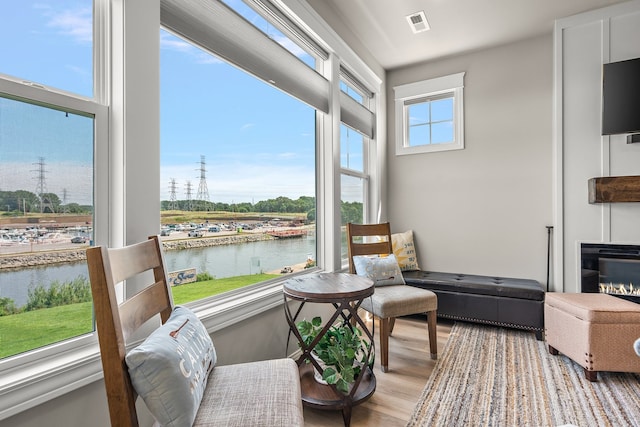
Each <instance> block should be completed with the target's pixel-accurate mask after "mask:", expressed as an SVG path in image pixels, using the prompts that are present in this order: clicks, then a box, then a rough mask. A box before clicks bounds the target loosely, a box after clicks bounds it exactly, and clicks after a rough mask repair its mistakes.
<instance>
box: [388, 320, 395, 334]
mask: <svg viewBox="0 0 640 427" xmlns="http://www.w3.org/2000/svg"><path fill="white" fill-rule="evenodd" d="M395 325H396V318H395V317H390V318H389V335H391V334H392V333H393V327H394V326H395Z"/></svg>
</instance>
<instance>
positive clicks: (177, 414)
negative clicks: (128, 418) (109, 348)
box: [125, 306, 216, 427]
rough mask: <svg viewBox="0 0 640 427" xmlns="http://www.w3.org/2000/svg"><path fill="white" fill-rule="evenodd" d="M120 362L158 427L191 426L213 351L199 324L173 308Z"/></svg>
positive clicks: (187, 313)
mask: <svg viewBox="0 0 640 427" xmlns="http://www.w3.org/2000/svg"><path fill="white" fill-rule="evenodd" d="M125 361H126V363H127V367H128V368H129V376H130V377H131V382H132V384H133V387H134V388H135V390H136V392H137V393H138V395H139V396H140V397H142V399H143V400H144V402H145V403H146V404H147V407H148V408H149V411H150V412H151V414H152V415H153V416H154V417H155V419H156V420H157V421H158V422H159V423H160V424H161V425H163V426H169V427H178V426H191V425H192V424H193V420H194V419H195V417H196V413H197V412H198V408H199V407H200V401H201V400H202V395H203V394H204V390H205V388H206V386H207V380H208V378H209V374H210V373H211V370H212V369H213V367H214V366H215V364H216V350H215V347H214V346H213V341H212V340H211V336H210V335H209V333H208V332H207V329H206V328H205V327H204V325H203V324H202V322H201V321H200V319H198V317H197V316H196V315H195V314H194V313H193V312H192V311H191V310H189V309H188V308H186V307H181V306H177V307H175V308H174V309H173V312H172V313H171V316H170V317H169V319H168V320H167V321H166V322H165V324H164V325H162V326H160V327H159V328H158V329H156V330H155V331H154V332H153V333H152V334H151V335H149V337H147V339H146V340H145V341H144V342H143V343H142V344H140V345H139V346H137V347H136V348H134V349H133V350H131V351H130V352H129V353H128V354H127V356H126V358H125Z"/></svg>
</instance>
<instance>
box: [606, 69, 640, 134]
mask: <svg viewBox="0 0 640 427" xmlns="http://www.w3.org/2000/svg"><path fill="white" fill-rule="evenodd" d="M621 133H640V58H636V59H630V60H628V61H620V62H611V63H609V64H604V66H603V68H602V134H603V135H615V134H621Z"/></svg>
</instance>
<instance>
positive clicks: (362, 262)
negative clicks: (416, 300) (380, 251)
mask: <svg viewBox="0 0 640 427" xmlns="http://www.w3.org/2000/svg"><path fill="white" fill-rule="evenodd" d="M353 264H354V266H355V268H356V273H357V274H358V275H359V276H366V277H368V278H369V279H371V280H373V284H374V285H375V286H384V285H404V284H405V282H404V278H403V277H402V272H401V271H400V267H399V266H398V261H397V260H396V257H395V256H394V255H393V254H389V255H357V256H354V257H353Z"/></svg>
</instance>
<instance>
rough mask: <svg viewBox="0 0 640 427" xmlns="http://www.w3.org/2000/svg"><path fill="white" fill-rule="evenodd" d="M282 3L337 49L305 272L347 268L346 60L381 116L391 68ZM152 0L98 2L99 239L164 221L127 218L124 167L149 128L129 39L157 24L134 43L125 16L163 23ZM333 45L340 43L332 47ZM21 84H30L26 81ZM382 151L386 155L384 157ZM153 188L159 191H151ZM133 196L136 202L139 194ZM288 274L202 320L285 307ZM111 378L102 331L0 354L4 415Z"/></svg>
mask: <svg viewBox="0 0 640 427" xmlns="http://www.w3.org/2000/svg"><path fill="white" fill-rule="evenodd" d="M274 3H275V4H284V6H285V8H284V9H283V10H285V11H286V13H287V14H289V13H291V19H293V20H294V22H297V23H299V24H300V26H301V28H311V29H312V30H311V32H310V34H311V35H313V37H314V38H316V40H317V41H318V42H319V43H321V45H322V46H327V49H328V52H329V59H328V60H327V61H325V64H324V65H321V66H319V67H318V68H320V69H321V71H320V70H319V71H318V72H319V73H320V74H322V75H323V76H325V78H326V79H328V80H329V82H330V91H331V95H330V96H331V98H330V103H331V105H332V107H331V111H330V112H329V113H327V114H324V113H317V114H316V120H317V126H316V132H317V138H318V141H320V142H319V143H318V144H317V145H318V147H317V151H318V154H317V159H318V160H317V166H316V175H317V177H318V182H317V184H316V185H317V192H316V197H317V199H316V200H317V202H316V203H317V212H318V216H319V217H320V218H321V221H318V223H317V239H318V248H317V261H318V267H317V268H316V269H309V270H307V271H305V272H301V273H297V274H306V273H310V272H312V271H319V270H326V271H338V270H340V269H341V267H344V266H341V263H340V253H339V250H340V234H339V228H340V227H339V224H340V192H339V175H340V159H339V143H338V142H337V141H336V138H338V139H339V125H340V118H339V113H338V111H339V109H340V108H339V101H338V98H339V97H338V95H339V91H340V90H339V79H340V76H339V67H340V64H346V65H349V68H350V69H352V70H357V71H358V76H359V77H360V78H361V79H363V81H365V82H366V83H367V86H368V87H369V86H370V87H373V88H375V89H374V91H373V92H372V93H373V94H374V98H373V99H372V100H371V104H372V105H371V106H370V110H371V111H372V112H373V113H375V109H382V107H383V105H384V92H385V88H384V82H383V80H382V78H381V77H380V76H384V70H383V69H381V68H375V67H374V68H373V69H372V68H370V66H369V65H368V64H366V63H365V62H364V61H362V60H361V59H360V58H359V57H357V56H356V55H355V53H354V52H353V51H352V50H351V49H350V48H349V47H348V46H347V45H346V44H345V43H344V42H343V41H342V40H340V39H339V38H337V37H336V36H335V34H334V33H333V32H331V31H328V30H327V28H328V26H327V24H326V23H325V22H324V21H322V20H321V18H320V17H319V16H317V15H315V14H314V13H311V12H310V10H308V9H307V8H305V7H302V6H301V5H300V4H299V2H297V1H294V0H278V1H275V2H274ZM144 7H148V5H147V6H143V5H140V6H139V7H137V8H136V7H133V8H128V9H127V10H126V11H125V10H124V8H123V7H122V5H121V4H119V3H117V2H116V3H115V4H114V3H113V2H111V1H110V0H94V13H95V15H94V35H95V37H96V39H95V40H94V79H95V81H94V85H95V90H94V97H95V99H94V100H93V101H92V100H89V99H86V100H84V101H86V102H94V103H96V104H98V105H100V107H99V108H100V109H101V110H102V112H103V113H104V115H105V116H106V120H105V121H104V122H103V121H100V123H101V124H103V125H104V126H101V129H100V133H102V132H104V133H105V134H106V141H103V142H104V143H96V147H95V152H94V155H95V156H96V159H97V160H96V162H95V165H94V167H95V169H96V174H99V175H100V177H101V178H100V179H98V177H96V182H95V184H94V186H95V193H94V198H95V203H94V209H95V213H94V215H95V216H96V219H95V221H94V232H95V241H96V244H109V245H112V246H119V245H122V244H125V243H127V242H131V241H135V240H137V239H140V238H145V237H146V236H147V235H148V234H146V233H148V232H149V231H148V230H149V229H154V228H155V227H156V225H157V226H158V227H159V218H158V223H157V224H155V223H154V221H146V222H145V223H144V226H142V227H138V228H136V226H137V225H139V224H138V222H139V221H137V220H136V218H129V217H128V214H130V213H131V212H132V211H133V210H135V208H136V206H137V205H135V203H129V205H130V206H129V207H127V202H131V200H130V199H131V197H132V196H131V193H133V196H135V195H137V194H138V193H139V192H140V191H139V189H137V188H136V189H135V191H133V192H132V191H131V188H129V187H130V186H131V185H133V184H131V183H129V184H128V180H127V179H126V178H127V176H126V172H127V169H126V167H125V164H124V160H125V157H127V154H131V153H130V152H129V151H131V149H128V150H127V149H126V145H127V144H126V141H125V139H129V140H134V139H135V138H134V137H136V136H139V134H138V133H137V132H142V129H141V128H142V127H143V126H139V127H136V126H135V125H133V129H132V130H131V129H129V126H131V125H130V124H126V123H124V122H123V120H122V117H121V116H122V114H123V110H124V107H125V101H127V100H128V96H129V97H130V96H131V94H130V92H129V91H126V90H125V88H124V86H125V81H124V79H125V78H126V77H127V75H126V73H125V74H122V70H123V69H124V68H125V67H124V66H123V64H124V60H125V55H124V47H125V45H126V46H129V47H131V48H130V49H129V55H135V52H137V51H138V50H139V51H140V52H144V51H145V50H146V49H148V47H149V44H150V42H151V41H152V39H151V38H152V37H153V35H152V34H151V33H149V31H146V32H142V34H140V35H141V36H142V37H136V38H135V40H133V41H132V40H130V39H129V40H127V39H125V32H126V31H125V30H126V29H127V28H128V27H127V22H126V21H127V20H126V19H124V18H125V17H126V16H127V15H129V16H133V17H136V18H138V17H143V16H144V17H149V22H148V23H146V22H145V23H144V25H142V26H143V27H148V26H149V25H148V24H153V23H154V22H153V21H155V20H158V21H159V12H160V11H159V10H151V11H149V10H145V11H144V13H142V9H143V8H144ZM132 9H133V13H132ZM138 15H139V16H138ZM129 22H135V25H136V28H139V27H140V22H139V21H137V22H136V21H135V19H133V18H132V19H129ZM132 25H133V24H132ZM159 28H160V27H158V30H159ZM147 30H148V28H147ZM156 34H157V33H156ZM130 45H131V46H130ZM328 46H331V49H329V48H328ZM131 52H133V53H131ZM152 59H153V58H152ZM125 71H126V70H125ZM136 77H137V76H136ZM134 81H135V79H134ZM4 83H6V82H5V81H4V80H3V78H2V76H0V85H2V84H4ZM7 84H9V83H7ZM15 84H18V85H22V83H15ZM22 86H24V85H22ZM22 86H21V87H22ZM131 86H133V85H131ZM0 88H1V86H0ZM32 89H33V88H32ZM19 90H28V89H27V86H24V87H22V89H19ZM39 91H40V93H42V94H46V93H47V92H49V91H48V90H47V89H39ZM135 94H137V92H136V93H135ZM149 95H150V97H151V98H152V99H153V98H154V96H155V95H156V94H154V93H150V94H149ZM152 95H153V96H152ZM67 96H69V98H75V97H74V96H70V95H67ZM128 105H130V104H128ZM136 107H139V105H138V104H137V103H135V102H134V104H133V106H132V107H131V108H132V109H135V108H136ZM381 111H382V110H381ZM383 116H384V114H383ZM384 121H385V118H384V117H381V116H377V117H375V116H374V117H373V123H374V125H376V126H381V127H383V126H384ZM129 122H131V121H129ZM127 137H128V138H127ZM378 138H381V139H378ZM148 139H152V138H146V139H145V138H138V139H135V141H136V143H135V144H129V146H130V147H131V146H134V145H135V149H134V150H133V151H134V153H133V154H134V156H133V157H135V155H137V154H138V152H137V151H144V152H145V155H147V151H148V150H147V149H146V148H149V147H146V148H145V146H144V144H147V142H148V141H147V140H148ZM384 142H385V138H384V134H383V133H381V134H380V136H375V137H373V138H371V139H370V140H369V144H368V147H367V149H368V152H369V153H370V154H368V155H367V159H369V161H370V163H369V167H370V169H369V178H368V179H367V184H368V189H367V190H366V194H365V196H366V197H368V200H367V202H366V206H365V208H364V209H365V212H367V210H368V211H369V212H371V211H374V210H376V209H378V211H379V210H380V209H381V207H380V206H378V205H379V202H380V199H381V194H380V193H381V183H380V179H379V176H378V175H377V172H378V171H380V170H382V169H383V165H381V164H380V163H384V162H385V159H384V152H385V146H384ZM336 150H337V152H338V153H337V155H336ZM151 151H153V150H151ZM151 154H153V153H151ZM378 156H382V158H380V157H378ZM129 157H132V156H129ZM103 175H104V176H103ZM134 180H135V178H134ZM136 185H137V184H136ZM136 185H133V186H134V187H135V186H136ZM154 185H155V184H154ZM154 185H151V188H154ZM148 186H149V185H147V186H146V187H148ZM143 187H144V186H143ZM143 189H144V188H143ZM127 193H129V195H127ZM146 193H153V192H150V191H145V194H146ZM133 201H134V202H135V200H133ZM158 207H159V203H158ZM376 207H377V208H376ZM366 215H369V214H366ZM98 217H99V218H98ZM369 219H370V218H369ZM336 225H337V227H336ZM288 277H291V276H287V278H288ZM283 280H286V279H276V280H274V281H269V282H265V283H262V284H256V285H255V286H250V287H247V288H243V289H242V290H239V291H238V292H232V293H227V294H222V295H219V296H213V297H211V298H208V299H205V300H200V301H197V302H194V303H190V304H189V305H190V307H191V308H192V309H194V311H195V312H196V313H197V314H198V316H199V317H200V318H201V319H202V321H203V323H204V324H205V326H206V327H207V330H208V331H209V332H210V333H212V332H216V331H218V330H222V329H224V328H227V327H229V326H231V325H233V324H236V323H238V322H241V321H243V320H246V319H250V318H255V317H257V316H259V314H261V313H263V312H265V311H267V310H272V309H278V308H280V309H281V307H282V282H283ZM127 285H129V283H127ZM133 285H134V286H131V289H129V286H127V293H131V292H130V290H131V291H132V292H134V291H135V284H133ZM102 376H103V374H102V366H101V362H100V352H99V348H98V343H97V335H96V334H95V333H93V334H88V335H84V336H81V337H78V338H76V339H72V340H69V341H68V342H64V343H58V344H53V345H51V346H48V347H45V348H43V349H38V350H35V351H34V352H33V353H29V354H22V355H17V356H14V357H12V358H8V359H7V360H3V361H0V395H1V396H3V398H2V399H0V420H4V419H6V418H8V417H11V416H13V415H16V414H18V413H21V412H23V411H25V410H28V409H30V408H33V407H36V406H38V405H41V404H43V403H45V402H48V401H50V400H52V399H55V398H57V397H60V396H64V395H65V394H67V393H69V392H72V391H73V390H77V389H79V388H82V387H84V386H87V385H90V384H92V383H95V382H97V381H100V379H101V378H102Z"/></svg>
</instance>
